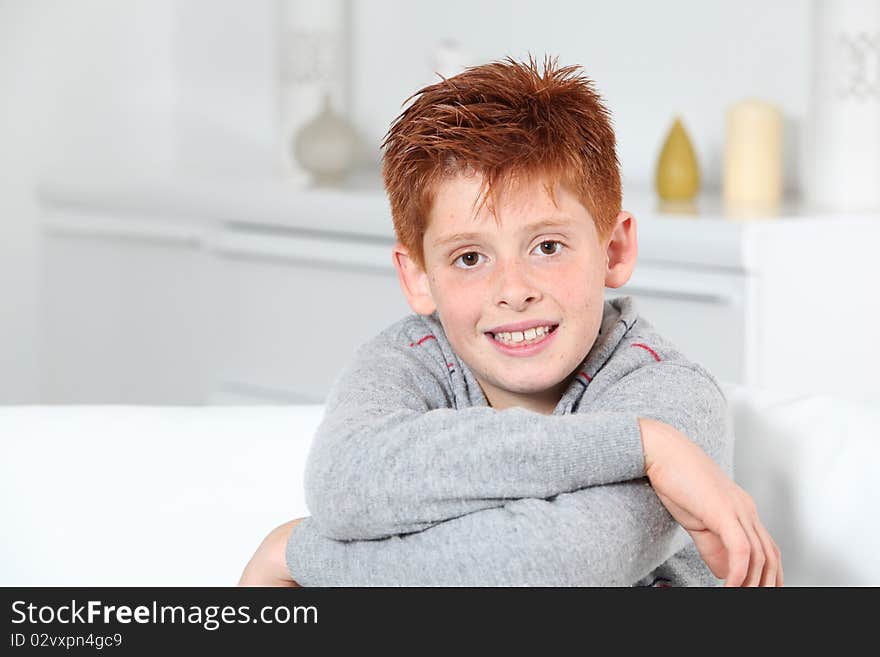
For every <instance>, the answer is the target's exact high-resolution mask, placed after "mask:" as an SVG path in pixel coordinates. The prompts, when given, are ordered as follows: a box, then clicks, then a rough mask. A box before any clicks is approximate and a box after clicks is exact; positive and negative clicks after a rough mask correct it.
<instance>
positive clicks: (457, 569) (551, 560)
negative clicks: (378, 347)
mask: <svg viewBox="0 0 880 657" xmlns="http://www.w3.org/2000/svg"><path fill="white" fill-rule="evenodd" d="M689 540H690V539H689V537H688V536H687V534H686V533H685V532H684V530H682V529H681V528H680V527H678V525H677V524H676V523H675V521H674V520H673V519H672V517H671V516H670V515H669V513H668V512H667V511H666V509H664V508H663V506H662V504H661V503H660V501H659V499H658V498H657V495H656V494H655V493H654V491H653V489H651V487H650V485H649V484H648V483H647V481H646V480H645V479H637V480H632V481H627V482H622V483H618V484H607V485H605V486H594V487H592V488H586V489H582V490H578V491H574V492H572V493H563V494H562V495H559V496H557V497H556V498H553V499H550V500H538V499H522V500H515V501H511V502H507V503H506V504H505V505H504V506H503V507H498V508H492V509H484V510H482V511H477V512H475V513H472V514H468V515H466V516H462V517H459V518H454V519H451V520H447V521H445V522H442V523H440V524H437V525H435V526H433V527H430V528H429V529H426V530H424V531H421V532H416V533H412V534H406V535H403V536H392V537H388V538H384V539H379V540H372V541H337V540H334V539H331V538H327V537H326V536H323V535H322V534H321V533H320V532H319V531H318V529H317V528H316V527H315V523H314V521H313V519H312V518H306V519H305V520H304V521H303V522H301V523H300V524H299V525H298V526H297V527H296V529H295V530H294V531H293V533H292V534H291V537H290V539H289V541H288V544H287V564H288V569H289V570H290V572H291V575H292V576H293V578H294V579H295V580H296V581H297V582H298V583H299V584H301V585H303V586H629V585H632V584H634V583H635V582H637V581H639V580H640V579H642V578H643V577H645V576H646V575H648V574H649V573H650V572H651V571H652V570H654V569H655V568H657V567H658V566H659V565H660V564H662V563H663V562H665V561H666V560H668V559H669V558H670V557H671V556H672V555H673V554H675V553H676V552H678V551H679V550H681V549H682V548H683V547H684V546H685V545H686V544H687V542H688V541H689Z"/></svg>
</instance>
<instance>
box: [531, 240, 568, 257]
mask: <svg viewBox="0 0 880 657" xmlns="http://www.w3.org/2000/svg"><path fill="white" fill-rule="evenodd" d="M547 246H549V247H550V248H549V249H545V247H547ZM556 247H559V248H556ZM535 248H536V249H541V253H543V254H544V255H556V254H557V253H559V251H560V250H561V249H562V242H557V241H556V240H546V241H544V242H541V243H540V244H539V245H538V246H536V247H535Z"/></svg>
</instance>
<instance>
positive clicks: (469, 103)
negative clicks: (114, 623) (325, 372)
mask: <svg viewBox="0 0 880 657" xmlns="http://www.w3.org/2000/svg"><path fill="white" fill-rule="evenodd" d="M383 146H384V147H385V153H384V163H383V176H384V180H385V187H386V190H387V192H388V195H389V198H390V201H391V210H392V215H393V219H394V226H395V231H396V233H397V237H398V240H399V242H398V243H397V245H396V246H395V248H394V251H393V261H394V264H395V267H396V268H397V272H398V275H399V279H400V283H401V287H402V290H403V292H404V294H405V295H406V297H407V300H408V302H409V305H410V307H411V308H412V309H413V311H414V312H415V314H414V315H411V316H409V317H406V318H404V319H403V320H401V321H399V322H397V323H396V324H394V325H392V326H391V327H389V328H388V329H386V330H384V331H383V332H382V333H381V334H380V335H378V336H377V337H375V338H374V339H372V340H370V341H369V342H367V343H366V344H365V345H363V346H362V347H361V348H360V349H359V350H358V351H357V353H356V355H355V357H354V360H353V361H352V362H351V363H350V364H349V365H348V366H347V367H346V368H345V370H344V371H343V372H342V373H341V375H340V376H339V377H338V378H337V380H336V382H335V383H334V385H333V387H332V390H331V392H330V394H329V395H328V398H327V401H326V414H325V417H324V419H323V421H322V423H321V426H320V427H319V429H318V431H317V434H316V436H315V439H314V442H313V445H312V448H311V452H310V454H309V458H308V462H307V466H306V472H305V486H306V502H307V504H308V506H309V509H310V510H311V511H312V513H313V516H312V517H309V518H306V519H301V520H295V521H292V522H290V523H286V524H285V525H282V526H281V527H278V528H276V529H275V530H274V531H273V532H271V533H270V534H269V536H267V538H266V539H265V540H264V541H263V544H262V545H261V546H260V547H259V549H258V550H257V552H256V553H255V555H254V557H253V558H252V559H251V561H250V563H249V564H248V565H247V567H246V568H245V571H244V573H243V575H242V578H241V582H240V583H241V584H246V585H247V584H281V585H284V584H286V585H296V583H299V584H302V585H327V586H334V585H550V586H552V585H660V586H668V585H715V584H718V583H719V579H718V578H723V579H726V583H727V584H728V585H733V586H739V585H751V586H756V585H761V586H777V585H781V584H782V568H781V563H780V558H779V550H778V548H777V547H776V545H775V543H774V542H773V540H772V538H771V537H770V536H769V534H768V533H767V531H766V529H764V527H763V525H762V524H761V522H760V520H759V518H758V516H757V513H756V511H755V508H754V504H753V503H752V500H751V498H750V497H749V496H748V495H747V494H746V493H745V492H744V491H742V489H740V488H739V487H738V486H737V485H736V484H735V483H734V482H733V481H731V480H730V478H729V476H728V475H730V474H731V471H732V463H731V461H732V440H733V438H732V436H731V433H730V431H729V426H728V423H727V421H726V401H725V399H724V396H723V394H722V392H721V391H720V389H719V388H718V385H717V383H716V381H715V379H714V378H713V377H712V375H711V374H710V373H708V372H707V371H706V370H705V369H703V368H702V367H701V366H699V365H698V364H696V363H693V362H690V361H689V360H688V359H687V358H685V357H684V356H683V355H682V354H681V352H679V351H678V350H677V349H676V348H675V346H673V345H672V344H670V343H669V342H668V341H667V340H665V339H664V338H663V337H662V336H660V335H658V334H657V332H656V331H655V330H654V329H653V327H652V326H651V324H650V323H649V322H648V321H647V320H645V319H644V318H642V317H640V316H639V315H638V314H637V312H636V309H635V307H634V304H633V301H632V300H631V299H630V298H628V297H623V298H620V299H616V300H614V301H610V302H606V301H604V298H603V289H604V288H605V287H611V288H617V287H620V286H622V285H624V284H625V283H626V282H627V280H628V279H629V277H630V274H631V273H632V271H633V268H634V266H635V262H636V255H637V242H636V225H635V219H634V218H633V217H632V216H631V215H630V214H628V213H626V212H622V211H621V210H620V203H621V191H620V175H619V165H618V161H617V156H616V153H615V138H614V133H613V131H612V128H611V124H610V119H609V116H608V113H607V111H606V109H605V108H604V106H603V105H602V102H601V100H600V98H599V97H598V95H597V94H596V93H595V92H594V90H593V87H592V83H591V82H590V81H589V80H588V79H587V78H585V77H584V76H582V75H581V74H579V68H578V67H567V68H557V67H556V63H555V61H550V60H545V62H544V70H543V73H542V72H541V71H539V70H538V66H537V64H536V63H535V61H534V60H533V59H532V58H531V57H530V60H529V62H528V64H525V63H517V62H515V61H513V60H511V59H510V58H508V59H507V60H506V61H504V62H494V63H492V64H488V65H485V66H479V67H474V68H470V69H468V70H466V71H464V72H463V73H461V74H459V75H456V76H454V77H452V78H449V79H445V80H443V81H442V82H440V83H437V84H434V85H431V86H429V87H426V88H425V89H422V90H421V91H420V92H418V93H417V94H416V97H415V101H414V102H413V103H412V104H411V105H410V106H409V107H408V108H407V109H406V110H405V111H404V112H403V113H402V114H401V115H400V116H399V117H398V118H397V119H396V121H395V123H394V124H393V125H392V127H391V129H390V130H389V133H388V135H387V137H386V140H385V143H384V144H383ZM725 472H726V473H727V474H725ZM664 507H665V508H664ZM676 521H677V523H680V525H681V526H682V527H684V529H685V530H686V531H687V533H688V534H690V539H693V540H690V539H689V538H688V536H687V534H685V532H682V531H681V529H680V526H679V524H677V523H676ZM701 557H702V558H701Z"/></svg>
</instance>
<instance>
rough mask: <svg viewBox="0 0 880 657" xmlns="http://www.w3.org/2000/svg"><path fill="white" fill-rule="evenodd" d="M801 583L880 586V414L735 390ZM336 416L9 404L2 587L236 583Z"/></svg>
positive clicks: (749, 459) (740, 428)
mask: <svg viewBox="0 0 880 657" xmlns="http://www.w3.org/2000/svg"><path fill="white" fill-rule="evenodd" d="M727 392H728V398H729V400H730V409H731V414H732V418H733V422H734V426H735V430H736V434H737V448H736V464H737V466H736V467H737V471H736V478H737V479H738V481H740V483H741V484H742V485H743V486H744V487H745V488H746V490H748V491H749V492H750V493H751V494H752V495H753V497H754V498H755V500H756V502H757V504H758V508H759V511H760V512H761V515H762V517H763V519H764V521H765V523H766V524H767V526H768V527H769V528H770V530H771V533H772V534H773V535H774V537H775V538H776V540H777V542H778V543H779V545H780V547H781V548H782V551H783V564H784V567H785V573H786V582H787V584H792V585H831V584H836V585H880V561H878V559H877V555H878V549H880V529H878V527H877V526H876V519H877V517H878V512H877V510H878V508H880V493H878V491H880V484H878V478H877V477H876V476H875V475H874V473H873V470H874V469H875V468H876V464H878V463H880V440H878V438H880V436H878V433H880V432H878V431H877V426H878V424H880V408H876V407H872V406H868V405H865V404H859V403H855V402H847V401H844V400H841V399H832V398H829V397H825V396H810V397H798V398H792V397H791V396H790V395H784V394H778V393H770V392H766V391H755V390H750V389H747V388H743V387H739V386H727ZM322 410H323V409H322V407H321V406H319V405H310V406H203V407H174V406H164V407H157V406H7V407H0V441H2V454H3V457H2V460H0V493H2V497H0V499H2V502H0V526H2V528H3V541H2V547H0V550H2V553H0V585H4V586H12V585H23V586H54V585H57V586H200V585H204V586H225V585H232V584H235V583H236V582H237V580H238V577H239V575H240V573H241V570H242V568H243V567H244V565H245V563H246V562H247V560H248V559H249V558H250V556H251V554H252V553H253V551H254V549H255V548H256V547H257V545H258V544H259V542H260V540H261V539H262V538H263V536H264V535H265V534H266V533H267V532H268V531H269V530H270V529H272V528H273V527H275V526H276V525H278V524H281V523H282V522H285V521H287V520H289V519H291V518H295V517H299V516H303V515H307V514H308V509H307V508H306V506H305V503H304V501H303V492H302V471H303V465H304V462H305V456H306V452H307V449H308V445H309V442H310V440H311V437H312V435H313V433H314V430H315V428H316V427H317V425H318V422H319V421H320V417H321V413H322Z"/></svg>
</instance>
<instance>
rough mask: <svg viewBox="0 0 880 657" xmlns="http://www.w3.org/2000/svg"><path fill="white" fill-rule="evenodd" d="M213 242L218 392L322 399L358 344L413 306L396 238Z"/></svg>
mask: <svg viewBox="0 0 880 657" xmlns="http://www.w3.org/2000/svg"><path fill="white" fill-rule="evenodd" d="M210 250H211V252H212V258H211V261H212V267H213V269H214V275H213V276H212V280H213V281H214V285H213V294H215V295H216V302H215V303H214V304H213V305H214V308H215V318H214V322H215V323H216V324H217V326H220V327H223V331H222V332H223V335H224V337H225V340H224V342H225V346H222V347H220V348H218V349H217V362H218V368H217V370H216V377H215V381H214V383H213V386H212V390H211V391H209V399H213V400H215V401H217V402H225V401H229V400H240V401H251V402H258V401H260V400H263V401H266V402H269V403H271V402H280V403H285V402H286V403H310V402H314V403H318V402H323V401H324V398H325V396H326V393H327V391H328V389H329V387H330V384H331V383H332V382H333V380H334V379H335V378H336V376H337V375H338V374H339V372H340V371H341V370H342V368H343V367H344V366H345V365H346V364H347V363H348V362H349V361H350V359H351V357H352V355H353V354H354V351H355V349H356V348H357V347H358V346H360V345H361V344H363V343H364V342H366V341H367V340H369V339H370V338H372V337H373V336H375V335H376V334H378V333H379V332H380V331H382V330H383V329H385V328H387V327H388V325H390V324H392V323H393V322H395V321H397V320H398V319H400V318H401V317H403V316H404V315H407V314H409V313H410V312H412V311H411V310H410V308H409V306H408V305H407V303H406V299H405V298H404V296H403V293H402V291H401V290H400V285H399V283H398V280H397V275H396V272H395V270H394V268H393V267H392V265H391V245H390V244H388V245H382V244H371V243H364V244H356V243H355V244H345V243H344V242H340V241H338V240H335V239H332V240H331V239H322V238H314V237H307V238H303V239H300V238H298V237H280V238H279V237H278V236H272V237H269V238H266V236H253V235H225V236H221V237H220V238H219V239H217V240H215V241H213V242H212V244H211V245H210ZM346 254H347V255H346ZM325 257H326V258H327V259H328V260H327V261H325V260H324V258H325ZM218 346H219V345H218Z"/></svg>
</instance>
